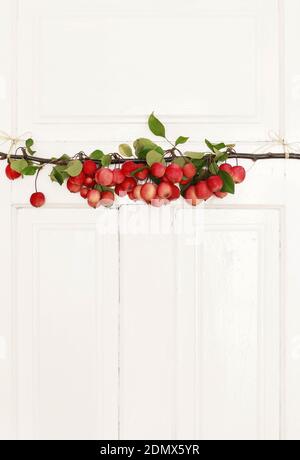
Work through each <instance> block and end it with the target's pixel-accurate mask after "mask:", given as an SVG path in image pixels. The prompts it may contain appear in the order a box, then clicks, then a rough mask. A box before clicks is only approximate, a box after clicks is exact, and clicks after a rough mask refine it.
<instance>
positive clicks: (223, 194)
mask: <svg viewBox="0 0 300 460" xmlns="http://www.w3.org/2000/svg"><path fill="white" fill-rule="evenodd" d="M215 195H216V196H217V197H218V198H221V199H222V198H225V197H226V196H227V195H228V193H225V192H216V193H215Z"/></svg>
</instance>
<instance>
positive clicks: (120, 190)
mask: <svg viewBox="0 0 300 460" xmlns="http://www.w3.org/2000/svg"><path fill="white" fill-rule="evenodd" d="M115 193H116V195H118V196H120V197H121V198H123V197H124V196H126V195H127V191H126V190H124V189H123V187H122V185H120V184H119V185H116V186H115Z"/></svg>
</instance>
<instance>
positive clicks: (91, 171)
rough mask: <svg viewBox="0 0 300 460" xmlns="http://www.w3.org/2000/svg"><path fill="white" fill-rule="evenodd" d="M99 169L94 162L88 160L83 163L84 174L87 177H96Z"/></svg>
mask: <svg viewBox="0 0 300 460" xmlns="http://www.w3.org/2000/svg"><path fill="white" fill-rule="evenodd" d="M97 168H98V166H97V164H96V163H95V162H94V161H93V160H86V161H85V162H84V163H83V172H84V174H85V175H86V176H91V177H94V175H95V173H96V171H97Z"/></svg>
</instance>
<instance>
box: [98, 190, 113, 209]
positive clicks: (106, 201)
mask: <svg viewBox="0 0 300 460" xmlns="http://www.w3.org/2000/svg"><path fill="white" fill-rule="evenodd" d="M114 201H115V195H114V194H113V193H112V192H109V191H107V192H102V193H101V201H100V202H101V204H102V205H103V206H105V207H106V208H110V207H111V206H112V205H113V204H114Z"/></svg>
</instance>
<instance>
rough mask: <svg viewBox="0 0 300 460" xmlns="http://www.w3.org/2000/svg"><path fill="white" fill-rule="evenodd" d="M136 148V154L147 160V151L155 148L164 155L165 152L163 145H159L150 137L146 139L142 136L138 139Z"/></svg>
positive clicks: (135, 144) (135, 143)
mask: <svg viewBox="0 0 300 460" xmlns="http://www.w3.org/2000/svg"><path fill="white" fill-rule="evenodd" d="M133 146H134V149H135V155H136V156H137V157H138V158H139V159H140V160H146V156H147V153H148V152H150V151H151V150H155V151H156V152H158V153H161V154H162V155H163V154H164V151H163V149H162V148H161V147H159V146H158V145H157V144H155V143H154V142H152V141H151V140H150V139H145V138H140V139H137V140H136V141H135V142H134V144H133Z"/></svg>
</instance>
